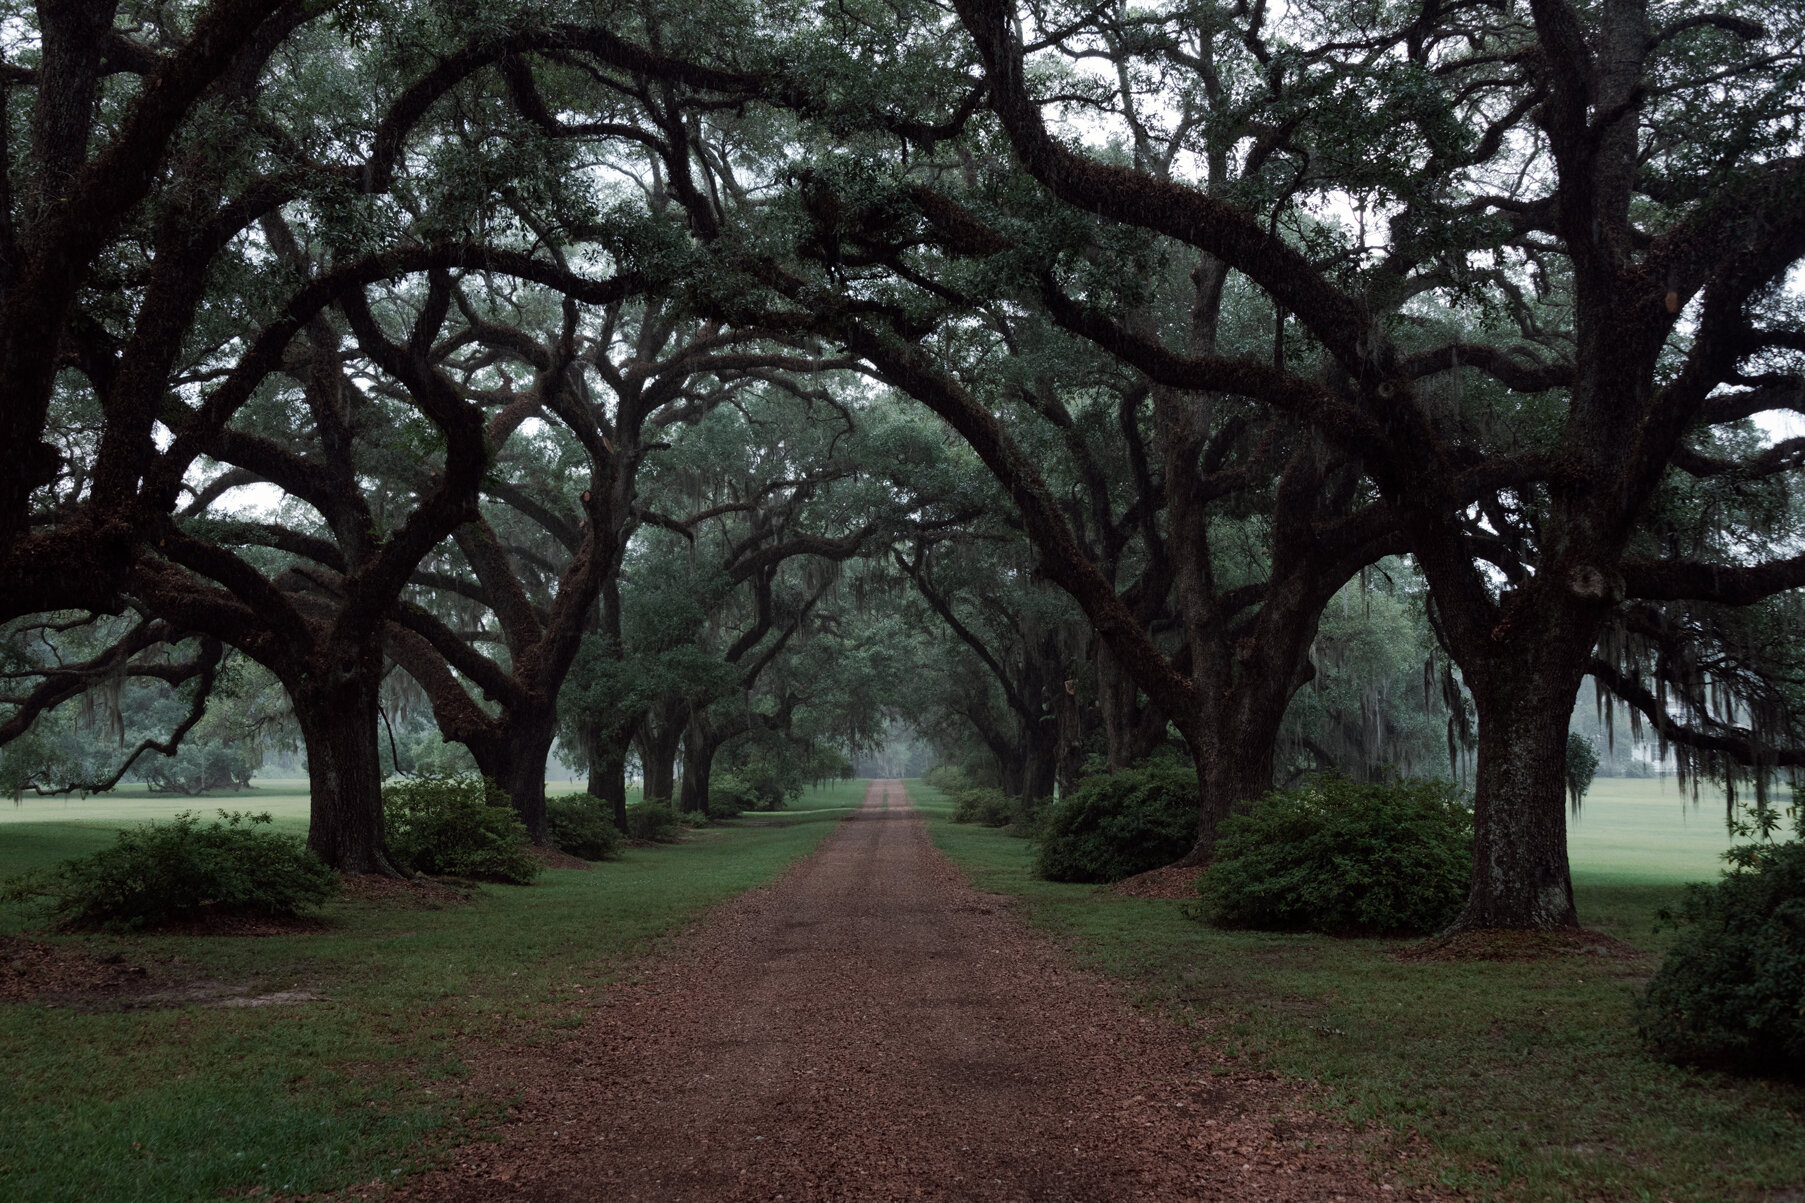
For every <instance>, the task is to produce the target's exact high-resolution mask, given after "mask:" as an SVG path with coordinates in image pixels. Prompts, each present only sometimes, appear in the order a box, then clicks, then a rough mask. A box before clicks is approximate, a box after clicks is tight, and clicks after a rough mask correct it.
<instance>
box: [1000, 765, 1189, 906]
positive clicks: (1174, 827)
mask: <svg viewBox="0 0 1805 1203" xmlns="http://www.w3.org/2000/svg"><path fill="white" fill-rule="evenodd" d="M1040 841H1041V844H1040V855H1039V858H1038V860H1037V862H1036V864H1035V871H1036V872H1037V873H1039V874H1040V876H1042V877H1044V878H1046V879H1047V880H1048V881H1121V880H1122V879H1123V878H1125V877H1133V876H1134V875H1135V874H1136V873H1145V872H1146V871H1147V870H1149V869H1157V868H1159V867H1160V866H1161V865H1169V864H1171V863H1172V862H1173V861H1175V860H1177V859H1178V858H1179V857H1181V856H1183V855H1184V854H1185V853H1187V852H1189V851H1190V850H1191V846H1192V845H1193V844H1195V843H1196V841H1197V776H1196V774H1194V773H1192V772H1191V771H1190V770H1189V769H1186V768H1181V767H1179V766H1176V765H1168V764H1161V765H1150V766H1147V767H1144V768H1135V769H1124V770H1122V771H1121V772H1119V773H1115V774H1113V775H1110V776H1100V777H1090V778H1087V779H1086V780H1085V781H1084V783H1083V784H1081V785H1080V786H1079V787H1078V788H1077V789H1076V790H1074V791H1072V795H1071V797H1069V798H1063V799H1061V800H1060V801H1058V802H1056V803H1054V804H1053V805H1051V806H1049V807H1047V808H1046V809H1045V810H1044V811H1043V812H1042V816H1041V832H1040Z"/></svg>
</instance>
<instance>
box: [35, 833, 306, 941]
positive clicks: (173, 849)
mask: <svg viewBox="0 0 1805 1203" xmlns="http://www.w3.org/2000/svg"><path fill="white" fill-rule="evenodd" d="M219 817H220V819H221V820H223V821H222V822H213V823H208V824H206V825H205V826H202V825H201V822H200V816H199V815H197V814H195V813H194V812H193V811H183V812H182V813H181V814H179V815H177V816H176V817H175V818H174V819H173V820H171V821H170V822H168V823H147V824H145V825H143V826H141V827H132V828H127V829H125V830H123V831H121V832H120V833H119V838H118V840H117V841H116V842H115V843H114V844H113V846H112V847H111V848H103V849H102V850H100V851H99V852H96V853H94V854H92V855H90V856H82V857H76V858H74V859H71V860H66V861H64V862H63V863H62V864H60V865H57V866H54V867H53V868H50V869H45V870H40V871H39V872H37V873H32V874H28V875H26V876H25V877H22V878H15V879H14V880H13V881H11V882H9V883H8V884H7V886H6V889H5V891H4V896H5V897H6V898H7V899H8V900H11V901H15V902H23V901H34V902H36V904H37V905H38V906H39V908H40V909H41V910H43V911H44V912H45V913H46V914H47V915H49V916H52V917H54V918H55V919H57V920H59V921H60V922H62V923H64V924H66V925H68V926H70V927H82V928H93V927H107V928H142V927H149V926H152V925H154V924H158V923H164V922H167V921H169V920H171V919H184V918H190V917H192V916H194V915H195V914H197V913H198V912H199V911H200V910H201V908H202V907H211V908H213V909H216V910H218V911H221V912H224V913H226V914H232V915H255V916H263V917H277V916H279V917H288V916H293V915H296V914H298V913H300V912H301V911H303V910H308V909H311V908H313V907H317V906H320V905H321V904H322V903H324V902H325V901H326V900H327V899H329V898H331V897H332V896H333V895H334V894H335V893H337V892H338V884H339V883H338V874H337V873H334V872H333V871H332V870H331V869H329V868H327V867H326V866H325V865H324V864H322V863H321V861H320V859H319V858H318V857H317V856H315V855H314V854H313V853H312V852H311V851H309V850H308V848H307V845H306V843H305V842H304V841H303V840H302V839H301V838H300V837H299V836H294V835H283V834H280V833H278V832H274V831H266V830H263V825H264V824H267V823H268V822H269V821H270V817H269V816H268V815H267V814H257V815H250V814H240V813H237V812H234V813H231V814H228V813H226V812H225V811H223V810H222V811H220V812H219Z"/></svg>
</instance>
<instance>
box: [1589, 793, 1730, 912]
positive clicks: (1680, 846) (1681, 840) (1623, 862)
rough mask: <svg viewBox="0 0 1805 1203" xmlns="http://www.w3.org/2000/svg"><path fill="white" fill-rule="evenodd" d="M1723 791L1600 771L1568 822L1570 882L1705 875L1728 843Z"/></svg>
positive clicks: (1718, 863)
mask: <svg viewBox="0 0 1805 1203" xmlns="http://www.w3.org/2000/svg"><path fill="white" fill-rule="evenodd" d="M1730 843H1731V840H1730V835H1729V832H1728V831H1727V830H1726V829H1725V828H1724V796H1723V791H1722V790H1720V789H1718V788H1717V787H1715V786H1705V787H1702V788H1701V789H1700V790H1699V795H1698V801H1697V803H1694V802H1693V801H1692V795H1691V792H1690V791H1688V792H1687V793H1686V794H1684V795H1681V794H1680V793H1679V791H1678V789H1677V788H1676V787H1675V785H1674V783H1673V781H1672V779H1671V778H1670V779H1667V780H1660V779H1657V778H1641V779H1636V778H1628V777H1600V778H1598V779H1597V780H1595V781H1594V782H1592V788H1591V789H1589V790H1587V791H1586V797H1585V801H1584V803H1583V804H1582V805H1581V807H1580V810H1579V816H1578V817H1577V818H1574V819H1569V820H1568V823H1567V859H1568V860H1569V861H1570V862H1571V864H1572V867H1573V879H1574V881H1576V882H1584V883H1587V884H1593V883H1606V882H1609V883H1615V884H1622V885H1635V884H1641V885H1667V884H1670V883H1674V882H1684V881H1708V880H1710V879H1711V878H1714V877H1716V876H1717V873H1718V870H1720V869H1722V868H1723V852H1724V849H1726V848H1728V847H1729V846H1730Z"/></svg>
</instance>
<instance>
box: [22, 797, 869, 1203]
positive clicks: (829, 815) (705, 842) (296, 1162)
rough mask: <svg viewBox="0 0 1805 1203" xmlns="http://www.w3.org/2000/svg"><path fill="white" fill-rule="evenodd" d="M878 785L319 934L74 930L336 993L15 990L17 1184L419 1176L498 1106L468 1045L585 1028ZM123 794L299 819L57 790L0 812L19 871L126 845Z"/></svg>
mask: <svg viewBox="0 0 1805 1203" xmlns="http://www.w3.org/2000/svg"><path fill="white" fill-rule="evenodd" d="M864 789H865V783H864V782H844V783H840V784H838V785H836V786H833V787H829V788H828V789H825V790H821V791H811V793H810V794H809V795H807V796H805V797H804V798H803V799H802V800H801V801H800V802H798V803H797V805H796V808H795V809H794V810H792V811H781V812H776V813H771V814H758V815H752V816H747V818H746V819H744V820H740V821H737V822H734V823H726V824H720V825H717V826H712V827H708V828H704V829H702V830H699V831H696V832H693V833H691V834H690V835H689V837H688V838H687V839H686V840H684V842H682V843H679V844H675V845H667V846H659V847H650V848H635V849H629V850H628V851H627V852H626V853H625V855H623V856H622V857H621V859H619V860H617V861H610V862H605V863H603V864H601V865H598V866H597V867H596V868H595V870H594V871H592V872H582V871H576V870H553V871H548V872H547V873H546V874H545V875H544V876H543V877H542V878H541V879H540V881H539V882H538V883H537V884H535V885H533V886H530V887H508V886H487V887H484V888H483V889H482V890H481V891H480V892H479V893H478V894H477V896H476V897H475V899H474V900H473V901H471V902H469V903H467V904H461V905H452V906H448V907H446V908H444V909H440V910H426V909H418V908H407V909H397V908H394V907H392V906H388V905H382V904H378V903H374V902H368V901H357V900H341V901H339V902H336V903H334V904H332V906H331V907H330V909H329V911H328V918H329V920H330V926H329V927H328V928H327V929H326V930H323V931H318V932H302V933H297V934H291V935H280V936H266V937H258V938H249V937H230V936H206V937H193V936H188V937H183V936H169V935H153V936H137V937H124V936H99V935H97V936H89V937H59V938H57V942H58V943H64V944H70V945H74V946H77V947H81V948H84V949H86V950H88V951H91V952H93V953H95V954H97V955H106V954H109V953H115V952H116V953H118V954H119V955H121V956H123V957H124V958H125V959H126V960H127V961H128V962H130V963H133V964H137V965H142V966H144V967H145V968H146V969H147V970H148V971H149V973H150V975H151V976H152V977H153V978H158V979H162V980H164V981H169V982H174V983H187V984H188V985H190V986H197V987H199V989H200V991H201V992H203V993H204V992H206V991H209V990H213V991H215V992H217V989H218V988H219V987H221V986H227V987H237V988H242V989H243V990H245V991H246V992H248V994H250V995H253V996H255V995H263V994H267V993H269V992H275V991H305V992H309V993H314V994H318V995H322V996H323V1001H314V1002H304V1003H300V1004H297V1005H287V1006H263V1007H243V1008H236V1009H219V1008H216V1007H211V1006H205V1005H196V1004H188V1005H160V1006H154V1007H145V1008H143V1009H132V1010H121V1009H108V1008H109V1005H112V1006H117V1005H118V1004H107V1003H105V1002H95V1003H77V1004H76V1005H69V1006H45V1005H41V1004H35V1003H28V1004H19V1003H4V1004H0V1014H3V1015H4V1017H5V1022H4V1023H3V1024H0V1063H3V1064H4V1065H5V1066H6V1083H7V1089H6V1090H5V1092H4V1093H0V1198H7V1199H30V1200H33V1201H34V1203H36V1201H53V1200H72V1201H73V1200H82V1201H88V1200H122V1201H123V1200H130V1201H132V1203H137V1201H140V1200H142V1201H152V1200H185V1199H195V1198H214V1197H218V1196H219V1195H221V1194H222V1193H226V1192H233V1193H245V1192H249V1191H251V1190H253V1189H256V1188H261V1190H262V1192H263V1193H269V1192H275V1191H284V1192H310V1191H319V1190H329V1189H334V1188H337V1187H342V1186H344V1185H347V1184H349V1183H352V1182H357V1181H370V1180H372V1179H375V1178H378V1177H382V1178H387V1179H394V1178H398V1177H400V1176H402V1175H405V1174H406V1173H408V1172H411V1171H412V1170H413V1169H414V1168H416V1167H417V1165H418V1164H419V1163H421V1162H429V1161H430V1160H431V1158H432V1157H433V1155H434V1151H435V1150H438V1149H440V1148H443V1147H446V1146H447V1145H449V1144H451V1143H454V1142H456V1141H458V1140H462V1139H467V1138H469V1137H470V1136H471V1135H472V1134H473V1132H472V1130H471V1129H469V1128H468V1127H467V1126H466V1125H467V1123H477V1124H480V1123H482V1122H483V1120H484V1118H485V1116H486V1115H488V1114H489V1113H490V1109H492V1108H493V1107H494V1106H495V1103H494V1102H493V1101H492V1100H491V1101H479V1100H474V1099H471V1098H469V1097H466V1095H465V1094H464V1093H463V1092H461V1091H460V1082H461V1079H462V1075H463V1072H464V1070H463V1065H462V1062H461V1061H460V1059H459V1058H460V1048H461V1047H462V1043H463V1041H465V1040H466V1039H467V1038H480V1039H484V1040H490V1041H495V1040H500V1041H511V1042H517V1043H519V1042H524V1043H533V1042H537V1041H538V1040H540V1039H542V1038H543V1037H544V1036H545V1035H546V1034H547V1033H555V1032H556V1031H558V1030H561V1029H563V1028H566V1027H569V1026H572V1025H574V1024H575V1023H577V1022H578V1021H579V1017H580V1016H581V1015H582V1014H583V1013H584V1011H585V1010H586V1009H587V1008H588V1007H589V1006H591V1005H592V1004H593V1002H594V1001H595V1000H596V998H597V993H596V992H597V989H598V987H601V986H603V985H605V984H606V983H607V982H608V981H610V980H612V979H613V978H614V977H615V976H616V975H617V974H618V973H619V972H621V970H622V967H623V965H624V964H625V963H627V962H628V961H629V960H630V959H631V958H632V957H633V956H635V955H636V954H639V953H642V952H644V951H646V950H647V949H648V948H650V947H652V945H653V943H654V942H655V941H656V940H657V939H658V938H659V937H661V936H663V935H664V934H666V933H668V932H670V931H672V930H673V929H675V928H677V927H679V926H681V925H683V924H684V923H686V922H687V921H689V920H691V919H692V918H693V917H695V916H696V915H697V914H699V913H700V912H701V911H702V910H703V909H704V908H706V907H708V906H710V905H711V904H713V903H715V902H718V901H720V900H722V899H724V898H727V897H731V896H732V895H735V894H738V893H740V892H742V891H744V890H746V889H748V888H750V887H752V886H755V885H758V884H760V883H761V882H765V881H769V880H771V879H772V878H773V877H775V876H776V875H778V874H779V873H780V872H782V870H783V868H784V867H785V866H786V865H788V864H789V863H790V862H791V861H793V860H795V859H796V858H797V857H798V856H802V855H805V854H807V853H808V852H810V851H811V850H813V848H814V847H815V845H816V844H817V843H819V842H820V840H821V839H823V838H824V837H825V836H826V835H827V833H828V832H830V831H831V830H833V827H834V825H835V824H836V823H837V822H838V820H839V819H840V817H841V816H842V815H844V814H845V813H847V812H848V811H849V810H850V809H852V808H853V807H855V806H856V805H857V804H858V803H859V801H860V800H861V799H862V797H863V793H864ZM299 804H300V805H301V806H302V809H303V813H304V805H305V799H304V798H301V799H300V802H299ZM108 805H111V806H136V805H142V806H144V807H147V808H149V807H153V806H154V807H160V808H162V809H163V812H164V813H173V811H175V810H180V809H189V808H192V809H196V810H201V811H203V813H204V812H206V811H210V810H212V809H216V808H217V807H219V806H221V805H224V806H225V807H226V808H227V809H232V808H234V807H238V808H242V809H257V810H264V809H268V810H271V811H274V812H277V813H284V812H283V810H282V808H281V807H280V806H279V805H278V803H277V797H276V796H275V795H274V794H273V793H271V794H265V793H263V792H262V791H259V793H258V794H257V795H256V796H255V797H254V798H251V799H245V798H240V799H228V800H220V799H216V798H211V797H210V798H203V799H190V800H186V801H182V802H176V801H169V802H167V803H166V802H165V800H163V799H156V800H145V801H143V802H141V803H128V802H127V801H125V800H119V799H115V800H112V801H110V802H102V801H101V800H89V802H88V803H82V802H80V801H76V802H72V803H71V804H70V810H69V811H68V812H65V813H67V814H68V815H69V816H70V817H68V818H58V819H51V817H50V814H49V812H50V810H51V807H50V806H45V807H44V808H43V810H42V811H37V812H36V813H37V814H39V815H41V818H40V819H39V820H37V821H33V820H32V819H29V818H21V817H20V816H19V812H13V811H11V809H10V808H0V809H4V810H6V811H7V812H8V814H9V816H10V817H9V820H8V822H7V825H5V826H0V876H6V875H9V874H11V873H14V872H17V871H18V870H20V869H23V868H27V867H29V866H31V865H33V864H38V863H43V862H44V861H45V860H47V859H55V858H57V857H61V856H68V855H72V854H75V853H78V852H82V851H86V850H89V849H90V848H91V847H97V846H99V845H100V844H102V843H105V842H107V840H109V839H110V835H109V834H108V833H109V832H110V830H111V828H110V827H109V826H108V825H109V824H113V825H116V824H117V822H118V821H119V820H118V818H108V817H105V812H104V808H105V806H108ZM87 806H91V807H96V808H98V809H96V810H84V809H82V808H83V807H87ZM26 807H27V808H29V807H31V804H30V803H27V804H26ZM31 813H33V812H32V811H31V810H26V814H31ZM138 813H139V812H135V811H134V812H133V817H136V815H137V814H138ZM44 820H49V821H44ZM284 821H286V818H285V820H284ZM25 925H26V918H25V917H24V916H23V915H21V914H20V913H19V911H18V910H17V909H15V908H0V933H16V932H18V931H20V930H21V928H22V927H24V926H25ZM209 983H211V984H213V985H209Z"/></svg>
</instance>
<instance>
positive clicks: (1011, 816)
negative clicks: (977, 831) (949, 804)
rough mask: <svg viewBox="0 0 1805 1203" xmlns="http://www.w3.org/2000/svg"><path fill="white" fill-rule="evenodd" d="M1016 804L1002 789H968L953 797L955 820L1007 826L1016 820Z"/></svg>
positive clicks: (991, 825) (987, 825) (957, 821)
mask: <svg viewBox="0 0 1805 1203" xmlns="http://www.w3.org/2000/svg"><path fill="white" fill-rule="evenodd" d="M1015 815H1016V805H1015V801H1014V799H1012V798H1009V797H1006V796H1005V795H1004V794H1003V791H1002V790H1000V789H966V790H963V791H961V792H960V793H959V794H958V795H956V796H955V797H954V798H953V822H955V823H977V824H978V825H980V826H982V827H1007V826H1009V824H1011V823H1013V822H1015Z"/></svg>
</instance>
